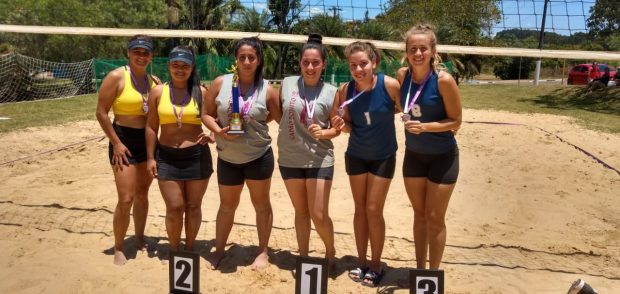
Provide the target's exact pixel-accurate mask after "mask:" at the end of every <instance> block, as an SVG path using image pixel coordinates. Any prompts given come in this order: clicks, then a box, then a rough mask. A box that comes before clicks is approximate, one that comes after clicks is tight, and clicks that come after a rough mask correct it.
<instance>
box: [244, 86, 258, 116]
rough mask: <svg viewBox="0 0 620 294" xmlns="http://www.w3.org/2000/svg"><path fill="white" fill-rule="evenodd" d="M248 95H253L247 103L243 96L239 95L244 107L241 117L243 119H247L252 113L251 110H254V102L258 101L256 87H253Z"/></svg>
mask: <svg viewBox="0 0 620 294" xmlns="http://www.w3.org/2000/svg"><path fill="white" fill-rule="evenodd" d="M248 93H252V96H250V98H248V100H246V101H243V96H241V95H239V103H240V104H241V105H243V107H242V108H241V115H242V116H243V117H247V116H248V113H250V109H251V108H252V104H253V103H254V100H255V99H256V96H257V93H258V91H256V90H255V89H254V87H252V88H250V91H248ZM246 95H247V93H246Z"/></svg>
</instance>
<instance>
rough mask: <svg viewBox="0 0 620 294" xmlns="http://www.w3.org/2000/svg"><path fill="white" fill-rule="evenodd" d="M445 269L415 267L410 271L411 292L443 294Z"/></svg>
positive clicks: (412, 293) (411, 293) (417, 293)
mask: <svg viewBox="0 0 620 294" xmlns="http://www.w3.org/2000/svg"><path fill="white" fill-rule="evenodd" d="M443 282H444V281H443V270H422V269H413V270H411V271H410V272H409V287H410V288H409V293H410V294H443V293H444V283H443Z"/></svg>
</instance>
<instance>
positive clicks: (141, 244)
mask: <svg viewBox="0 0 620 294" xmlns="http://www.w3.org/2000/svg"><path fill="white" fill-rule="evenodd" d="M134 246H135V247H136V249H137V250H138V251H144V249H148V246H149V245H148V244H147V243H146V242H145V241H144V237H138V236H136V241H135V242H134Z"/></svg>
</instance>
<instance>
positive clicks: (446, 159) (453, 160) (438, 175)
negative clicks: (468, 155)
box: [403, 147, 459, 184]
mask: <svg viewBox="0 0 620 294" xmlns="http://www.w3.org/2000/svg"><path fill="white" fill-rule="evenodd" d="M403 177H405V178H418V177H420V178H428V180H429V181H431V182H433V183H437V184H454V183H456V179H457V178H458V177H459V148H458V147H455V148H454V150H452V151H450V152H447V153H443V154H421V153H416V152H413V151H409V150H405V159H404V160H403Z"/></svg>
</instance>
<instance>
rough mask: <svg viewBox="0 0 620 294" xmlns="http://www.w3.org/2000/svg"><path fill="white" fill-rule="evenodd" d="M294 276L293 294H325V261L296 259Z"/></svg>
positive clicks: (307, 258)
mask: <svg viewBox="0 0 620 294" xmlns="http://www.w3.org/2000/svg"><path fill="white" fill-rule="evenodd" d="M296 269H297V272H296V274H295V294H326V293H327V260H326V259H325V258H313V257H298V258H297V266H296Z"/></svg>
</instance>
